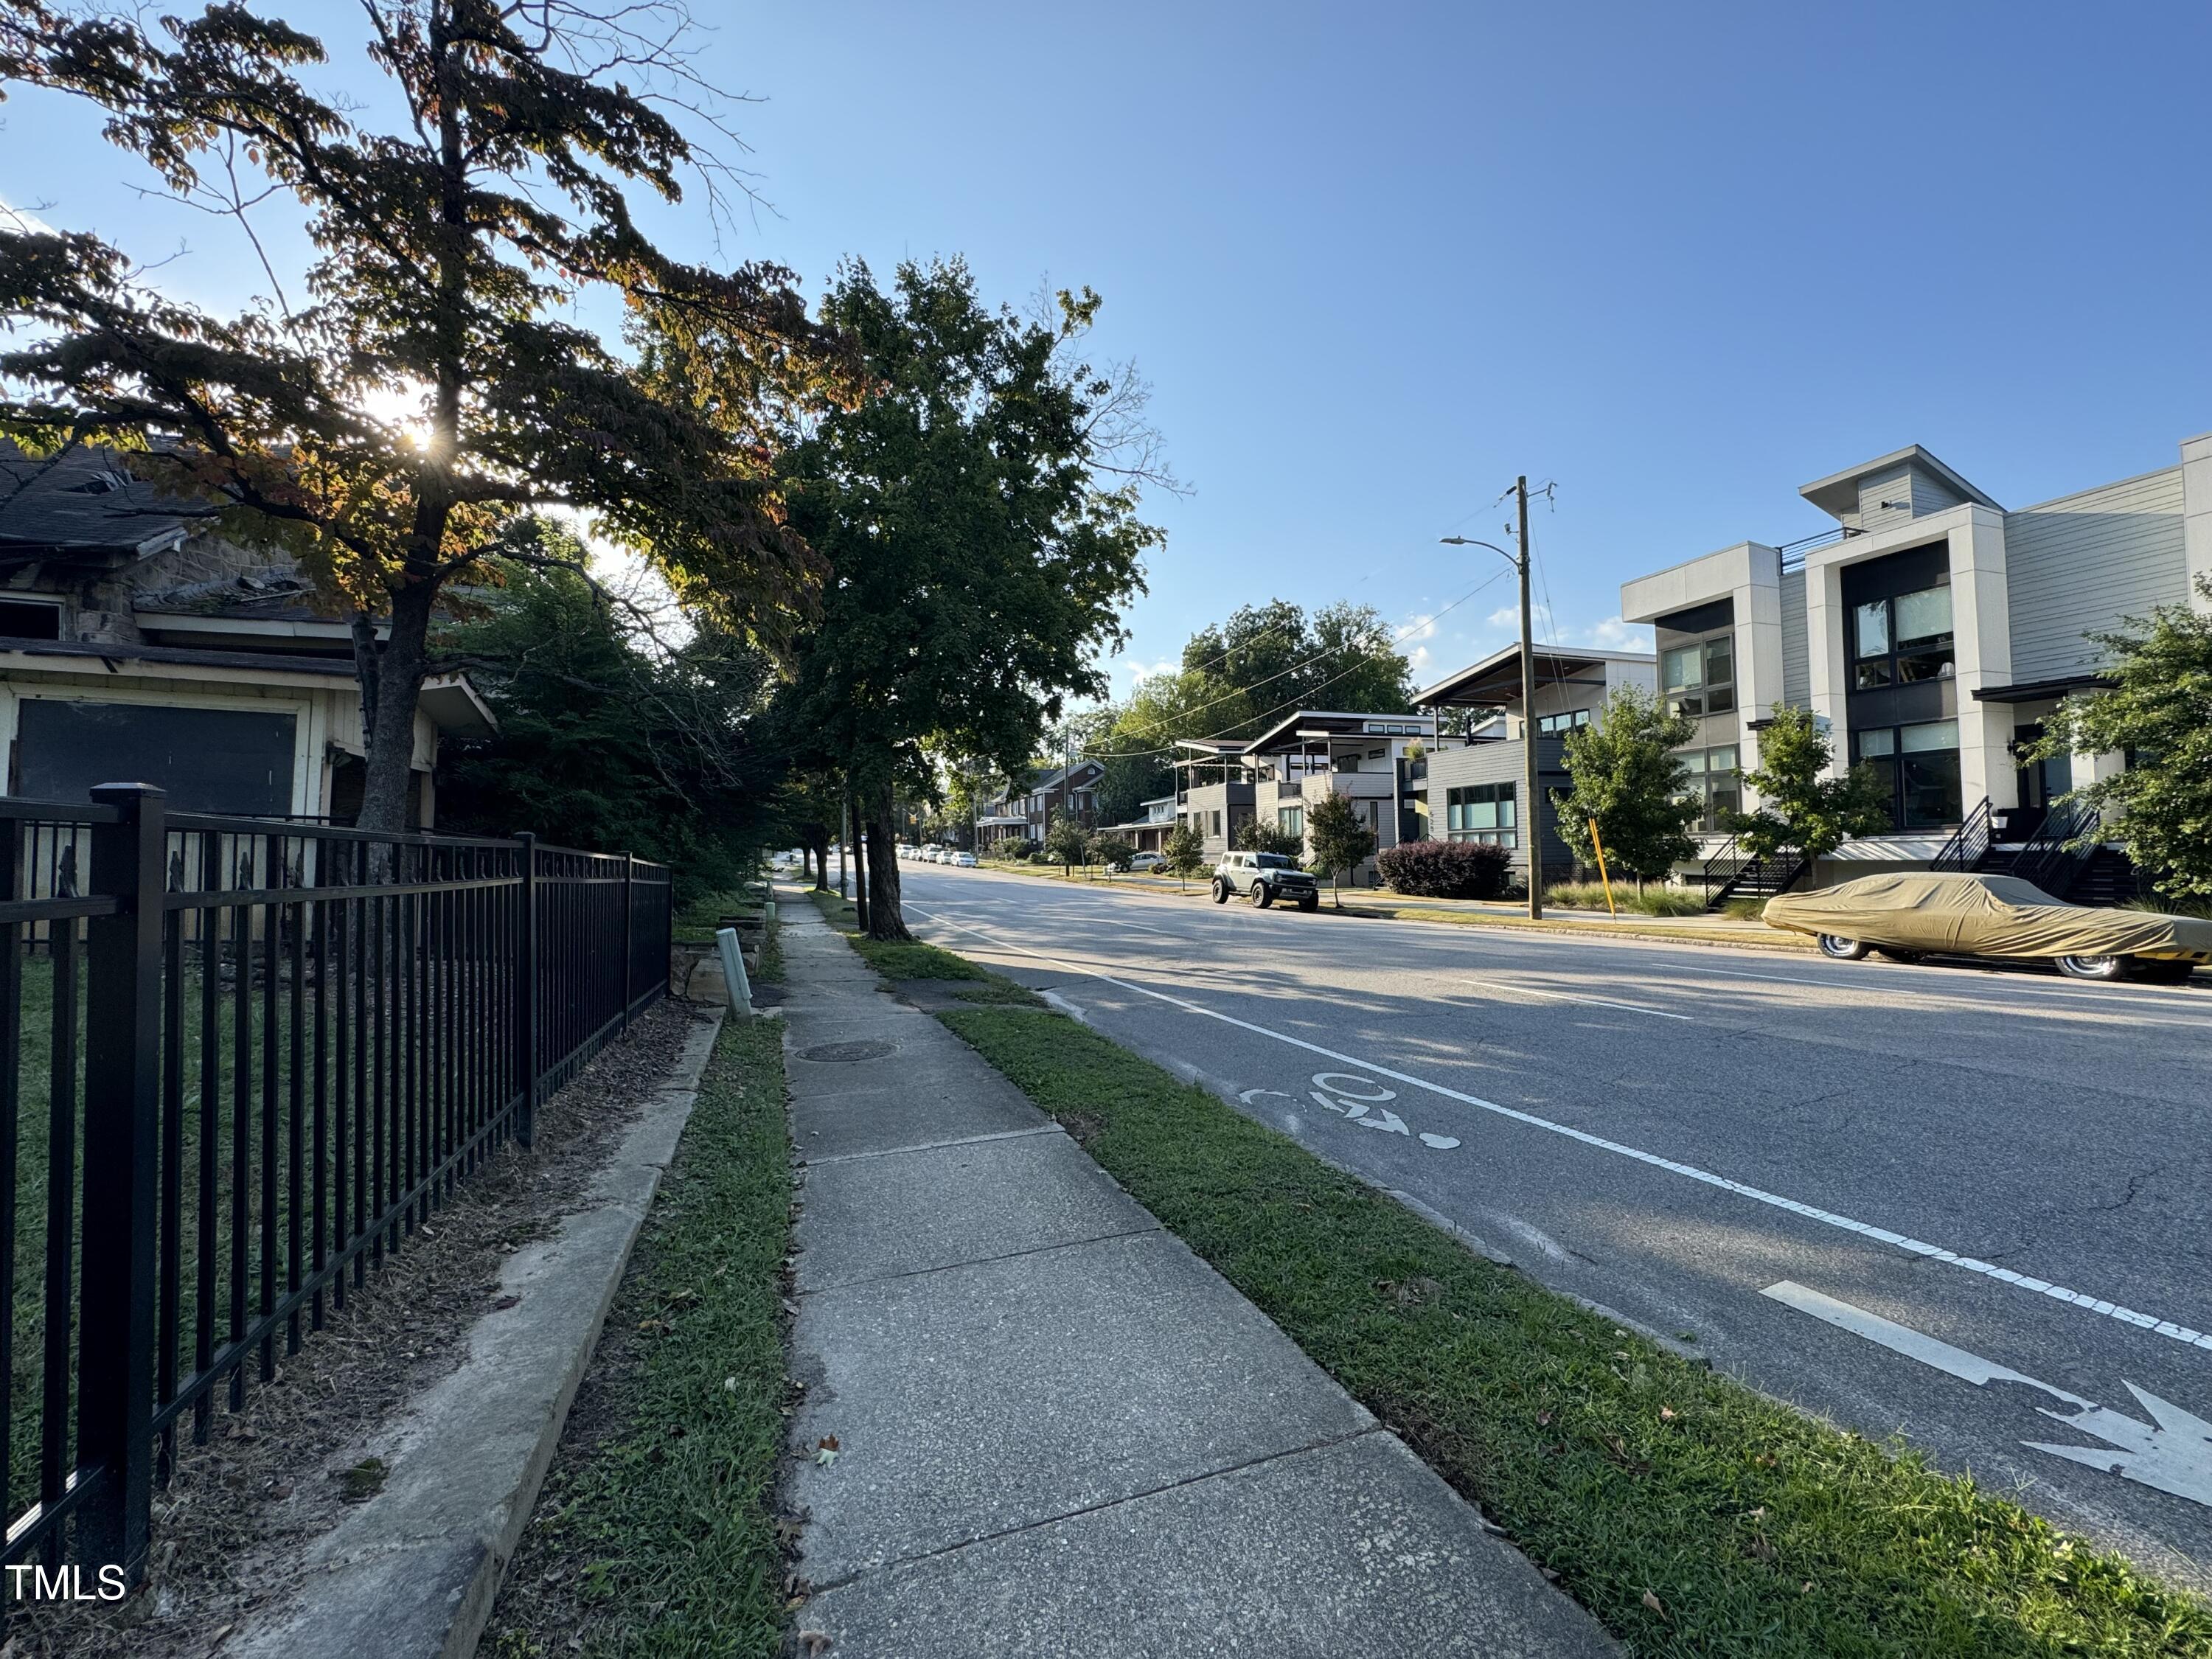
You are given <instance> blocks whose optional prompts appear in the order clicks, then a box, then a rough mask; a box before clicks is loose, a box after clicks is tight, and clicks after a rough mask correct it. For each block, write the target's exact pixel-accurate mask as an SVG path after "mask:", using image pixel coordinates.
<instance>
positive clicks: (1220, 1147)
mask: <svg viewBox="0 0 2212 1659" xmlns="http://www.w3.org/2000/svg"><path fill="white" fill-rule="evenodd" d="M938 1017H939V1018H940V1019H942V1020H943V1021H944V1022H945V1024H946V1025H947V1026H949V1027H950V1028H951V1030H954V1031H956V1032H957V1033H958V1034H959V1035H960V1036H962V1037H963V1038H965V1039H966V1040H967V1041H968V1042H969V1043H971V1044H972V1045H974V1046H975V1048H976V1049H977V1050H979V1051H980V1052H981V1054H983V1055H984V1056H985V1057H986V1058H987V1059H988V1060H990V1061H991V1062H992V1063H993V1064H994V1065H995V1066H998V1067H999V1069H1000V1071H1002V1072H1004V1073H1006V1075H1007V1076H1008V1077H1009V1078H1011V1079H1012V1080H1013V1081H1014V1082H1015V1083H1016V1084H1018V1085H1020V1087H1021V1088H1022V1089H1023V1090H1024V1091H1026V1092H1027V1093H1028V1094H1029V1096H1030V1098H1031V1099H1033V1100H1035V1101H1036V1103H1038V1104H1039V1105H1040V1106H1041V1107H1042V1108H1043V1109H1045V1110H1046V1111H1048V1112H1049V1113H1051V1114H1052V1115H1054V1117H1056V1118H1057V1119H1058V1120H1059V1121H1060V1122H1061V1123H1062V1124H1064V1125H1066V1127H1068V1128H1069V1130H1070V1131H1071V1132H1072V1133H1074V1134H1075V1135H1077V1137H1078V1138H1079V1139H1081V1140H1082V1141H1083V1142H1084V1144H1085V1146H1087V1147H1088V1149H1089V1151H1090V1152H1091V1156H1092V1157H1094V1158H1097V1160H1098V1162H1099V1163H1100V1164H1102V1165H1103V1166H1104V1167H1105V1169H1106V1170H1108V1171H1109V1173H1110V1174H1112V1175H1113V1176H1114V1177H1115V1179H1116V1180H1117V1181H1119V1182H1121V1184H1122V1185H1123V1186H1124V1187H1126V1188H1127V1189H1128V1190H1129V1191H1130V1192H1131V1193H1132V1194H1134V1195H1135V1197H1136V1198H1137V1199H1138V1200H1139V1202H1141V1203H1142V1204H1144V1205H1145V1206H1146V1207H1147V1208H1149V1209H1150V1210H1151V1211H1152V1212H1153V1213H1154V1214H1155V1215H1157V1216H1158V1218H1160V1220H1161V1221H1162V1222H1163V1223H1164V1224H1165V1225H1167V1226H1168V1227H1169V1228H1170V1229H1171V1230H1173V1231H1175V1232H1176V1234H1177V1235H1179V1236H1180V1237H1182V1238H1183V1239H1185V1240H1186V1241H1188V1243H1190V1244H1191V1246H1192V1247H1193V1248H1194V1249H1196V1250H1197V1251H1198V1253H1199V1254H1200V1255H1202V1256H1204V1257H1205V1258H1206V1260H1207V1261H1210V1262H1212V1264H1213V1265H1214V1266H1215V1267H1217V1268H1218V1269H1219V1270H1220V1271H1221V1272H1222V1273H1224V1274H1225V1276H1226V1277H1227V1278H1228V1279H1230V1280H1231V1282H1232V1283H1233V1284H1235V1285H1237V1288H1238V1289H1239V1290H1241V1291H1243V1293H1244V1294H1245V1295H1246V1296H1248V1297H1250V1298H1251V1299H1252V1300H1253V1301H1254V1302H1255V1303H1256V1304H1258V1305H1259V1306H1260V1308H1261V1310H1264V1311H1265V1312H1266V1313H1267V1315H1268V1316H1270V1317H1271V1318H1273V1320H1274V1321H1275V1322H1277V1323H1278V1324H1279V1325H1280V1326H1281V1327H1282V1328H1283V1329H1284V1330H1285V1331H1286V1332H1287V1333H1288V1334H1290V1335H1291V1338H1292V1339H1293V1340H1295V1341H1297V1343H1298V1344H1299V1346H1302V1347H1303V1348H1304V1349H1305V1351H1306V1352H1308V1353H1310V1354H1311V1355H1312V1356H1313V1358H1315V1359H1316V1361H1318V1362H1319V1363H1320V1364H1322V1366H1323V1367H1325V1368H1326V1369H1327V1370H1328V1371H1329V1372H1330V1374H1331V1375H1333V1376H1335V1377H1336V1378H1337V1379H1338V1380H1339V1381H1340V1382H1341V1383H1343V1384H1344V1385H1345V1387H1346V1389H1349V1390H1350V1391H1351V1392H1352V1394H1353V1395H1356V1396H1357V1397H1358V1399H1359V1400H1360V1401H1362V1402H1364V1404H1365V1405H1366V1406H1367V1407H1369V1408H1370V1410H1372V1411H1373V1412H1374V1413H1376V1416H1378V1417H1379V1418H1381V1419H1383V1421H1384V1422H1386V1423H1388V1424H1389V1425H1390V1426H1391V1427H1392V1428H1394V1429H1395V1430H1396V1431H1397V1432H1398V1433H1399V1434H1401V1436H1403V1437H1405V1438H1406V1440H1407V1442H1408V1443H1410V1444H1412V1445H1413V1447H1414V1448H1415V1449H1417V1450H1418V1451H1419V1452H1420V1454H1421V1455H1423V1456H1424V1457H1425V1458H1426V1459H1427V1460H1428V1461H1429V1462H1431V1464H1433V1465H1434V1466H1435V1467H1436V1468H1437V1469H1438V1470H1439V1471H1440V1472H1441V1473H1442V1474H1443V1475H1444V1476H1445V1478H1446V1479H1448V1480H1450V1481H1451V1482H1452V1484H1453V1485H1454V1486H1457V1487H1458V1488H1459V1489H1460V1490H1461V1491H1462V1492H1464V1493H1466V1494H1467V1496H1468V1498H1471V1499H1473V1500H1474V1502H1476V1503H1477V1504H1480V1506H1481V1508H1482V1510H1483V1511H1484V1513H1485V1514H1486V1516H1489V1517H1491V1518H1492V1520H1493V1521H1495V1522H1497V1523H1498V1524H1499V1525H1501V1526H1502V1527H1504V1528H1505V1530H1506V1531H1507V1533H1508V1534H1510V1536H1511V1538H1512V1539H1513V1541H1515V1542H1516V1544H1517V1545H1518V1546H1519V1547H1521V1548H1522V1550H1524V1551H1525V1552H1526V1553H1528V1555H1529V1556H1530V1557H1531V1558H1532V1559H1534V1560H1535V1561H1536V1562H1537V1563H1538V1564H1539V1565H1541V1566H1543V1567H1545V1568H1547V1569H1548V1570H1549V1571H1552V1572H1553V1573H1556V1574H1557V1575H1558V1581H1559V1584H1560V1585H1561V1587H1562V1588H1563V1589H1565V1590H1566V1591H1567V1592H1568V1593H1569V1594H1571V1595H1573V1596H1574V1597H1575V1598H1576V1599H1577V1601H1581V1602H1582V1603H1583V1605H1584V1606H1585V1607H1589V1609H1590V1610H1591V1611H1592V1612H1593V1613H1595V1614H1596V1615H1597V1616H1598V1618H1599V1619H1601V1620H1602V1621H1603V1622H1604V1623H1605V1625H1606V1626H1607V1627H1608V1628H1609V1629H1611V1630H1612V1631H1613V1632H1614V1633H1615V1634H1616V1635H1618V1636H1619V1637H1620V1638H1622V1639H1623V1640H1624V1642H1625V1643H1626V1644H1627V1645H1628V1647H1629V1649H1630V1650H1631V1651H1632V1652H1633V1653H1637V1654H1663V1655H1670V1656H1676V1655H1678V1656H1685V1659H1686V1656H1692V1655H1698V1656H1709V1655H1729V1656H1743V1659H1753V1656H1757V1659H1771V1656H1813V1655H1846V1656H1867V1659H1874V1656H1895V1659H1905V1656H1936V1655H1941V1656H1946V1659H1948V1656H2052V1659H2056V1656H2059V1655H2081V1654H2100V1655H2115V1656H2123V1655H2124V1656H2154V1655H2155V1656H2183V1655H2191V1656H2197V1659H2203V1656H2205V1655H2207V1654H2212V1609H2208V1608H2207V1607H2205V1605H2204V1604H2203V1603H2202V1602H2200V1601H2197V1600H2194V1599H2192V1598H2191V1597H2190V1596H2188V1595H2183V1594H2179V1593H2177V1592H2175V1591H2173V1590H2171V1589H2166V1588H2165V1587H2163V1586H2161V1585H2160V1583H2157V1582H2155V1581H2154V1580H2153V1579H2151V1578H2149V1577H2147V1576H2145V1575H2144V1574H2143V1573H2142V1572H2140V1571H2137V1570H2136V1569H2135V1568H2133V1567H2131V1566H2130V1565H2128V1564H2127V1563H2126V1562H2124V1560H2122V1559H2118V1557H2116V1556H2113V1555H2111V1554H2107V1553H2102V1552H2100V1551H2099V1550H2096V1549H2094V1548H2093V1547H2090V1546H2088V1545H2087V1544H2085V1543H2082V1542H2081V1541H2076V1540H2074V1539H2071V1538H2069V1537H2067V1536H2065V1535H2064V1534H2061V1533H2060V1532H2059V1531H2057V1529H2056V1528H2053V1527H2051V1525H2050V1524H2049V1523H2048V1522H2045V1521H2042V1520H2040V1519H2039V1518H2037V1517H2036V1516H2033V1515H2030V1514H2029V1513H2027V1511H2026V1510H2022V1509H2021V1508H2020V1507H2019V1506H2018V1505H2017V1504H2013V1503H2010V1502H2008V1501H2007V1500H2006V1499H2005V1498H2002V1496H2000V1495H1998V1494H1996V1493H1995V1492H1988V1491H1985V1490H1984V1489H1982V1488H1981V1487H1979V1486H1977V1485H1976V1484H1975V1483H1974V1482H1973V1481H1972V1480H1962V1479H1954V1478H1950V1477H1947V1476H1945V1475H1943V1474H1938V1473H1936V1472H1935V1471H1933V1470H1931V1469H1929V1468H1928V1467H1927V1466H1926V1465H1925V1464H1924V1463H1923V1462H1922V1461H1921V1459H1920V1458H1919V1457H1918V1456H1917V1455H1915V1454H1913V1453H1912V1452H1911V1451H1910V1450H1909V1449H1905V1448H1904V1447H1901V1446H1897V1447H1887V1448H1886V1447H1883V1446H1880V1445H1876V1444H1873V1443H1869V1442H1868V1441H1866V1440H1865V1439H1863V1438H1862V1437H1859V1436H1857V1435H1855V1434H1851V1433H1848V1432H1845V1431H1840V1430H1838V1429H1836V1428H1833V1427H1831V1426H1829V1425H1825V1424H1823V1423H1820V1422H1818V1421H1816V1420H1814V1419H1812V1418H1810V1417H1808V1416H1805V1415H1803V1414H1802V1413H1797V1412H1796V1411H1793V1410H1791V1409H1790V1408H1789V1407H1784V1406H1782V1405H1779V1404H1777V1403H1775V1402H1774V1401H1770V1400H1767V1399H1766V1398H1765V1397H1763V1396H1762V1395H1758V1394H1756V1393H1754V1392H1753V1391H1752V1390H1751V1389H1747V1388H1744V1387H1742V1386H1741V1385H1739V1384H1737V1383H1733V1382H1731V1381H1729V1380H1728V1379H1727V1378H1725V1377H1723V1376H1716V1375H1714V1374H1713V1373H1711V1371H1708V1370H1705V1369H1703V1368H1702V1367H1700V1366H1699V1365H1697V1364H1692V1363H1691V1362H1688V1361H1686V1360H1684V1359H1681V1358H1677V1357H1676V1356H1674V1355H1673V1354H1671V1353H1669V1352H1665V1351H1662V1349H1660V1348H1659V1347H1657V1346H1655V1345H1653V1344H1650V1343H1648V1342H1645V1341H1644V1340H1640V1339H1638V1338H1637V1337H1635V1336H1632V1335H1631V1334H1627V1333H1626V1332H1623V1331H1621V1330H1620V1329H1619V1328H1615V1327H1614V1326H1613V1325H1612V1324H1611V1323H1610V1322H1607V1321H1606V1320H1604V1319H1602V1318H1600V1317H1597V1316H1594V1315H1592V1314H1590V1313H1588V1312H1586V1311H1585V1310H1583V1309H1582V1308H1581V1307H1579V1306H1577V1304H1573V1303H1571V1302H1568V1301H1566V1300H1565V1299H1564V1298H1563V1297H1558V1296H1555V1295H1553V1294H1551V1293H1550V1292H1548V1291H1544V1290H1542V1289H1541V1288H1539V1287H1537V1286H1536V1285H1534V1284H1532V1283H1530V1282H1529V1281H1528V1279H1524V1278H1522V1277H1521V1276H1520V1275H1519V1274H1517V1273H1514V1272H1513V1271H1511V1270H1510V1269H1507V1268H1503V1267H1498V1266H1497V1265H1495V1264H1493V1263H1492V1262H1490V1261H1485V1260H1483V1259H1482V1258H1480V1257H1479V1256H1477V1255H1474V1254H1473V1253H1471V1252H1470V1251H1468V1250H1467V1249H1464V1248H1462V1246H1461V1245H1460V1244H1459V1243H1456V1242H1455V1241H1454V1240H1453V1239H1452V1238H1450V1237H1448V1236H1447V1235H1445V1234H1444V1233H1443V1232H1441V1231H1437V1229H1435V1228H1433V1227H1431V1226H1430V1225H1428V1224H1427V1223H1425V1222H1424V1221H1422V1220H1421V1219H1419V1218H1418V1217H1416V1216H1414V1215H1413V1213H1411V1212H1408V1211H1407V1210H1406V1209H1404V1208H1402V1207H1401V1206H1399V1205H1398V1204H1396V1203H1395V1202H1394V1201H1392V1200H1389V1198H1386V1197H1384V1196H1383V1194H1381V1193H1379V1192H1377V1191H1376V1190H1375V1189H1374V1188H1370V1187H1369V1186H1367V1185H1365V1184H1364V1183H1363V1182H1359V1181H1358V1180H1356V1179H1354V1178H1353V1177H1352V1176H1347V1175H1345V1174H1343V1173H1341V1172H1340V1171H1338V1170H1333V1169H1331V1168H1329V1167H1328V1165H1326V1164H1322V1162H1321V1161H1320V1160H1319V1159H1317V1158H1314V1157H1313V1156H1312V1155H1311V1154H1310V1153H1308V1152H1305V1151H1304V1149H1303V1148H1301V1147H1300V1146H1297V1144H1296V1143H1295V1142H1293V1141H1291V1140H1290V1139H1287V1138H1285V1136H1282V1135H1280V1134H1278V1133H1275V1132H1273V1130H1270V1129H1267V1128H1265V1127H1261V1125H1259V1124H1256V1123H1255V1122H1253V1121H1251V1120H1250V1119H1249V1118H1246V1117H1244V1116H1243V1115H1240V1114H1239V1113H1237V1112H1236V1111H1234V1110H1232V1109H1231V1108H1230V1107H1228V1106H1227V1105H1225V1104H1224V1103H1222V1102H1221V1101H1220V1100H1218V1098H1216V1097H1214V1096H1212V1095H1211V1094H1208V1093H1206V1091H1203V1090H1201V1089H1197V1088H1194V1087H1190V1086H1188V1085H1184V1084H1182V1083H1180V1082H1178V1081H1177V1080H1176V1079H1174V1078H1173V1077H1171V1076H1170V1075H1169V1074H1168V1073H1165V1072H1164V1071H1162V1070H1160V1069H1159V1068H1158V1067H1157V1066H1152V1064H1150V1063H1149V1062H1147V1061H1146V1060H1140V1059H1139V1058H1137V1057H1136V1056H1135V1055H1133V1054H1129V1053H1128V1052H1127V1051H1126V1050H1124V1049H1121V1048H1117V1047H1115V1045H1114V1044H1113V1043H1111V1042H1108V1041H1106V1040H1105V1039H1104V1038H1103V1037H1101V1036H1098V1035H1097V1034H1096V1033H1094V1032H1092V1031H1091V1030H1087V1029H1085V1028H1084V1027H1083V1026H1081V1025H1079V1024H1076V1023H1075V1022H1074V1021H1073V1020H1069V1019H1066V1018H1063V1017H1061V1016H1059V1015H1056V1014H1049V1013H1046V1014H1040V1013H1037V1012H1027V1011H1018V1010H1015V1009H1012V1008H993V1007H976V1008H972V1009H968V1008H960V1009H951V1010H947V1011H945V1012H941V1013H939V1016H938Z"/></svg>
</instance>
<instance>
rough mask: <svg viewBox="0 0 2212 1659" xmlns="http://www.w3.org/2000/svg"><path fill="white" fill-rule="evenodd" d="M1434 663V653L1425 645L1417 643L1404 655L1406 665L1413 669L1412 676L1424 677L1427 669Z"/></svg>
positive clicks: (1426, 674)
mask: <svg viewBox="0 0 2212 1659" xmlns="http://www.w3.org/2000/svg"><path fill="white" fill-rule="evenodd" d="M1435 664H1436V657H1435V654H1434V653H1432V652H1431V651H1430V649H1429V647H1427V646H1425V645H1417V646H1415V647H1413V649H1412V650H1411V651H1410V652H1408V653H1407V655H1406V665H1407V667H1408V668H1411V669H1412V670H1413V678H1416V679H1425V678H1427V677H1428V671H1429V670H1430V669H1431V668H1432V667H1433V666H1434V665H1435Z"/></svg>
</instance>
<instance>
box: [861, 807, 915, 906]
mask: <svg viewBox="0 0 2212 1659" xmlns="http://www.w3.org/2000/svg"><path fill="white" fill-rule="evenodd" d="M867 796H872V797H873V799H872V800H871V801H870V802H869V805H870V806H871V807H872V811H870V812H869V813H868V823H867V830H866V836H867V842H868V937H869V938H870V939H912V938H913V937H914V935H913V934H911V933H908V932H907V930H906V918H905V916H904V915H902V914H900V910H899V870H898V846H897V843H898V820H897V817H896V811H895V809H894V808H893V806H892V805H891V786H890V781H888V780H886V781H884V783H883V784H882V785H881V786H880V787H877V788H875V789H872V790H869V791H866V792H865V793H864V797H863V798H864V799H866V797H867Z"/></svg>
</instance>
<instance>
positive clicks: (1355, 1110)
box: [1237, 1072, 1459, 1152]
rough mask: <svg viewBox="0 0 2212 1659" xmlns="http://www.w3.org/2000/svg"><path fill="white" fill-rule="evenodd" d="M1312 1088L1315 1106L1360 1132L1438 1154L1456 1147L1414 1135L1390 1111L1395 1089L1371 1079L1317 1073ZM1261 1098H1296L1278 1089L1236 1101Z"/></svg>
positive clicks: (1450, 1140) (1454, 1141) (1449, 1138)
mask: <svg viewBox="0 0 2212 1659" xmlns="http://www.w3.org/2000/svg"><path fill="white" fill-rule="evenodd" d="M1311 1081H1312V1083H1313V1087H1312V1088H1311V1089H1310V1090H1308V1091H1306V1092H1307V1093H1308V1095H1309V1096H1310V1097H1311V1098H1312V1100H1313V1103H1314V1104H1316V1106H1318V1107H1320V1108H1321V1109H1322V1110H1323V1111H1325V1112H1331V1113H1334V1115H1336V1116H1338V1117H1340V1118H1343V1119H1344V1120H1345V1121H1347V1122H1350V1123H1356V1124H1358V1126H1359V1127H1361V1128H1363V1129H1373V1130H1375V1131H1376V1133H1381V1134H1389V1135H1404V1136H1406V1137H1407V1139H1413V1140H1419V1142H1420V1143H1421V1145H1422V1146H1426V1147H1429V1148H1431V1150H1433V1151H1436V1152H1449V1151H1450V1150H1451V1149H1452V1148H1453V1147H1455V1146H1458V1145H1459V1137H1458V1136H1456V1135H1440V1134H1432V1133H1430V1132H1429V1131H1428V1130H1426V1129H1422V1130H1419V1131H1416V1130H1414V1129H1413V1128H1412V1127H1410V1126H1408V1125H1407V1121H1406V1120H1405V1119H1404V1118H1402V1117H1400V1116H1399V1115H1397V1113H1395V1112H1394V1111H1392V1110H1391V1109H1390V1108H1389V1102H1391V1101H1394V1100H1395V1099H1397V1097H1398V1092H1397V1091H1396V1090H1395V1089H1386V1088H1384V1087H1383V1085H1381V1084H1379V1083H1377V1082H1376V1080H1375V1079H1373V1078H1367V1077H1361V1076H1359V1075H1358V1074H1357V1073H1352V1072H1316V1073H1314V1074H1313V1078H1312V1079H1311ZM1262 1095H1273V1096H1274V1097H1276V1098H1277V1099H1279V1100H1291V1099H1294V1098H1296V1097H1294V1096H1291V1095H1287V1094H1285V1093H1284V1092H1283V1091H1281V1090H1280V1089H1247V1090H1245V1091H1243V1093H1242V1094H1240V1095H1238V1096H1237V1098H1238V1099H1239V1100H1241V1101H1243V1103H1245V1104H1246V1105H1248V1106H1249V1105H1250V1104H1251V1103H1253V1102H1254V1101H1255V1100H1257V1099H1258V1098H1259V1097H1261V1096H1262Z"/></svg>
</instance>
